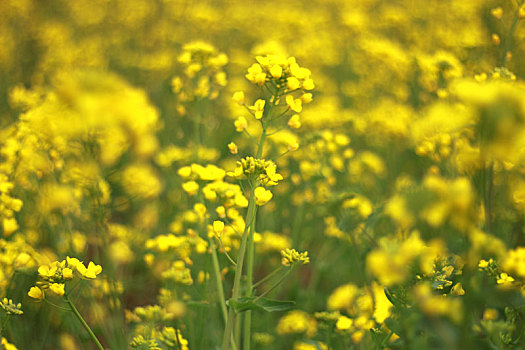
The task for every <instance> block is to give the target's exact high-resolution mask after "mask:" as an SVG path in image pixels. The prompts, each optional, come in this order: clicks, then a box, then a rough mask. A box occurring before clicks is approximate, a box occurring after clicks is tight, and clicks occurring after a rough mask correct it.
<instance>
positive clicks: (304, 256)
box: [281, 248, 310, 266]
mask: <svg viewBox="0 0 525 350" xmlns="http://www.w3.org/2000/svg"><path fill="white" fill-rule="evenodd" d="M295 262H300V263H302V264H303V265H306V264H308V263H309V262H310V258H309V257H308V252H307V251H304V252H302V253H299V252H298V251H297V250H295V249H289V248H286V249H283V250H281V263H282V264H283V265H284V266H290V265H291V264H293V263H295Z"/></svg>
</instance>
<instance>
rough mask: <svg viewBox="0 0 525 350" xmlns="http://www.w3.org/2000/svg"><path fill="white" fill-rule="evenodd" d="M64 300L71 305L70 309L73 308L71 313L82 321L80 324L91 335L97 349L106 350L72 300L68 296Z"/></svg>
mask: <svg viewBox="0 0 525 350" xmlns="http://www.w3.org/2000/svg"><path fill="white" fill-rule="evenodd" d="M64 298H65V299H66V301H67V303H68V304H69V307H70V308H71V311H73V313H74V314H75V316H76V317H77V318H78V320H79V321H80V323H82V326H84V328H85V329H86V331H87V332H88V333H89V336H90V337H91V339H92V340H93V342H94V343H95V344H96V345H97V347H98V348H99V349H100V350H104V347H103V346H102V344H100V342H99V341H98V339H97V336H96V335H95V333H93V331H92V330H91V328H90V327H89V325H88V324H87V323H86V321H84V319H83V318H82V315H81V314H80V312H78V310H77V308H76V307H75V305H74V304H73V303H72V302H71V300H70V299H69V296H68V295H64Z"/></svg>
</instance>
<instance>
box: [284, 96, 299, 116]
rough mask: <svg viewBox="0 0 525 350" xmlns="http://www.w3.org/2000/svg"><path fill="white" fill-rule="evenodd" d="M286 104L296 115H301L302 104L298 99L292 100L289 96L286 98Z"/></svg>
mask: <svg viewBox="0 0 525 350" xmlns="http://www.w3.org/2000/svg"><path fill="white" fill-rule="evenodd" d="M286 104H287V105H288V107H290V109H291V110H292V111H294V112H296V113H301V111H302V110H303V102H302V101H301V100H300V99H294V98H293V96H291V95H288V96H286Z"/></svg>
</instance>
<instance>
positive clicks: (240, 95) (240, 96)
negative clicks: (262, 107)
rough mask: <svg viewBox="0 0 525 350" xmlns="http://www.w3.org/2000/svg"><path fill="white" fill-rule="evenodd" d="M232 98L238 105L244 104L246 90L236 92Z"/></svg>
mask: <svg viewBox="0 0 525 350" xmlns="http://www.w3.org/2000/svg"><path fill="white" fill-rule="evenodd" d="M232 100H233V102H235V103H237V104H238V105H240V106H242V105H243V104H244V92H243V91H237V92H235V93H234V94H233V97H232Z"/></svg>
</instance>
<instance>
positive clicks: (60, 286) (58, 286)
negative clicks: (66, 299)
mask: <svg viewBox="0 0 525 350" xmlns="http://www.w3.org/2000/svg"><path fill="white" fill-rule="evenodd" d="M64 288H65V285H64V283H52V284H51V285H49V290H51V291H52V292H53V293H55V294H56V295H58V296H59V297H61V296H62V295H64V292H65V291H64Z"/></svg>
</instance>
